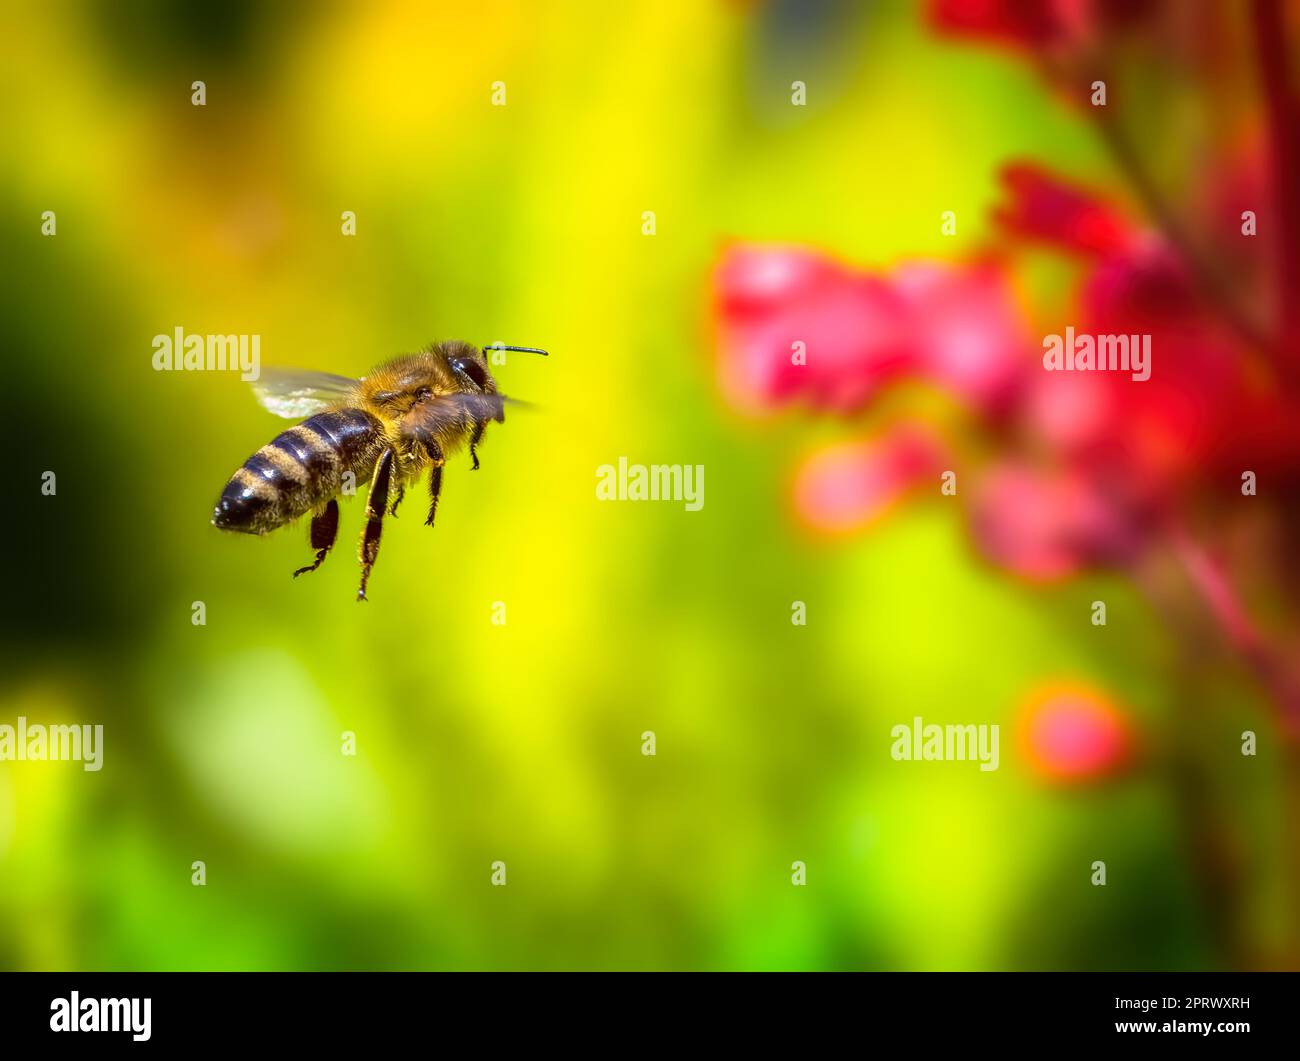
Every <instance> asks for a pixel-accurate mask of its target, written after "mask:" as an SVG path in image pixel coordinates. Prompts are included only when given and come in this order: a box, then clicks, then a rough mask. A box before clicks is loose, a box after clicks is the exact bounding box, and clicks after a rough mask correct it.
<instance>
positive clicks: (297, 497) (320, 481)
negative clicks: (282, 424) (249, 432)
mask: <svg viewBox="0 0 1300 1061" xmlns="http://www.w3.org/2000/svg"><path fill="white" fill-rule="evenodd" d="M382 448H383V425H382V424H380V422H379V421H378V420H377V419H376V418H375V417H373V416H371V415H370V414H369V413H367V412H365V411H364V410H362V409H337V410H332V411H330V412H325V413H317V414H316V415H315V416H312V417H310V418H308V419H306V420H304V421H303V422H302V423H301V424H298V425H297V426H296V427H291V428H289V430H287V431H283V432H281V433H280V434H278V435H276V437H275V438H273V439H272V440H271V441H270V442H269V443H267V444H266V445H265V446H263V447H262V448H261V449H259V450H258V451H257V452H256V453H254V454H253V455H252V456H251V457H249V458H248V460H246V461H244V466H243V467H242V468H240V469H239V471H237V472H235V474H234V475H233V476H231V478H230V482H228V483H227V484H226V488H225V490H224V491H222V494H221V500H220V501H218V502H217V508H216V511H215V512H214V513H213V517H212V522H213V523H214V524H215V525H216V526H218V527H220V528H222V529H223V530H236V531H245V532H247V533H249V534H265V533H266V532H267V531H271V530H274V529H275V528H276V527H279V526H282V525H283V524H285V523H289V522H291V521H292V520H295V519H297V518H298V517H299V516H301V515H302V514H303V513H305V512H308V511H310V510H311V509H312V508H315V507H316V506H317V505H319V504H321V503H323V502H324V501H327V500H328V499H329V498H331V497H332V496H334V494H336V493H337V492H338V490H339V487H340V486H341V485H342V482H343V475H344V473H345V472H349V471H350V472H352V473H353V474H354V475H355V476H356V479H357V482H358V483H363V482H365V481H366V480H367V479H368V478H369V477H370V473H371V470H372V465H373V464H374V461H375V458H376V457H377V456H378V454H379V452H380V450H381V449H382Z"/></svg>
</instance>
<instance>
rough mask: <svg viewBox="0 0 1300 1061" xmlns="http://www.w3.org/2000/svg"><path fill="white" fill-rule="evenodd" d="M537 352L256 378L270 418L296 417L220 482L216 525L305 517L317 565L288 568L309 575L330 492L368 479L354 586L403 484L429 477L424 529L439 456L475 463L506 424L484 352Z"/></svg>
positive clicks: (434, 496) (328, 529)
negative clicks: (491, 432)
mask: <svg viewBox="0 0 1300 1061" xmlns="http://www.w3.org/2000/svg"><path fill="white" fill-rule="evenodd" d="M489 349H492V350H510V351H517V352H519V353H528V354H541V355H543V356H545V355H546V351H545V350H539V349H537V348H536V347H532V346H501V345H498V344H493V345H492V346H491V347H486V346H485V347H484V348H483V350H482V351H480V350H479V349H478V348H477V347H475V346H473V345H472V344H470V343H465V342H460V341H451V342H442V343H435V344H433V345H432V346H430V347H428V348H427V349H425V350H423V351H421V352H420V353H418V354H408V355H405V356H402V357H398V358H395V359H394V360H392V361H388V362H386V363H384V364H382V365H380V366H379V367H378V368H376V369H375V370H374V371H373V372H371V373H370V375H368V376H365V377H363V378H362V379H349V378H348V377H346V376H336V375H333V374H331V373H327V372H299V371H283V370H280V371H275V370H268V371H266V372H264V373H263V374H262V376H261V378H260V379H259V380H258V381H257V382H256V383H254V389H255V392H256V394H257V399H258V401H259V402H261V404H262V405H263V406H264V407H265V408H266V409H268V410H270V411H271V412H273V413H275V414H276V415H277V416H283V417H286V418H289V419H295V420H296V419H300V418H302V417H306V419H304V420H303V421H302V423H300V424H297V425H296V426H294V427H291V428H289V430H287V431H282V432H281V433H280V434H278V435H276V436H275V438H273V439H272V440H271V441H270V442H269V443H267V444H266V445H265V446H263V447H262V448H261V449H259V450H258V451H257V452H256V453H254V454H253V455H252V456H251V457H249V458H248V460H246V461H244V463H243V466H242V467H240V468H239V470H238V471H236V472H235V474H234V475H232V476H231V477H230V481H229V482H228V483H226V488H225V489H224V490H223V491H222V492H221V498H220V500H218V501H217V505H216V508H215V510H214V511H213V513H212V524H213V526H215V527H218V528H220V529H221V530H229V531H241V532H243V533H245V534H266V533H268V532H269V531H273V530H275V529H277V528H278V527H282V526H284V525H285V524H287V523H291V522H293V521H294V520H296V519H298V517H300V516H302V515H305V514H306V513H307V512H309V511H310V512H311V513H312V518H311V530H310V535H309V536H310V540H311V547H312V548H313V549H314V550H316V559H315V560H314V561H313V562H312V563H310V564H308V565H307V566H306V567H300V568H299V569H298V570H297V571H295V572H294V573H293V576H294V578H297V577H298V576H299V575H303V574H306V573H307V572H308V571H315V570H316V569H317V568H318V567H320V565H321V564H322V563H324V561H325V557H326V556H327V555H329V551H330V549H331V548H332V547H333V545H334V539H335V538H336V537H337V535H338V529H339V506H338V500H337V495H338V493H339V491H340V490H341V489H342V488H343V487H344V484H345V483H347V482H348V481H349V478H350V479H351V483H353V484H356V485H361V484H365V483H369V484H370V489H369V492H368V494H367V496H366V514H365V526H364V527H363V528H362V531H361V542H360V547H359V558H360V562H361V585H360V587H359V588H358V590H357V600H359V601H363V600H365V599H366V584H367V582H368V581H369V580H370V571H371V568H373V567H374V564H375V558H376V557H377V556H378V555H379V536H380V534H381V532H382V531H383V525H384V514H385V513H388V514H389V515H392V516H396V515H397V506H398V505H399V504H401V501H402V497H403V495H404V493H405V491H406V487H407V485H408V484H409V483H411V482H412V481H413V480H415V479H417V478H418V477H419V476H420V475H421V474H422V473H423V472H424V471H425V469H428V472H429V515H428V518H427V519H426V520H425V521H424V522H425V525H426V526H429V527H432V526H433V518H434V516H435V514H436V513H437V511H438V498H439V497H440V496H441V495H442V472H443V467H444V465H445V464H446V463H447V459H448V458H449V457H450V456H452V455H453V454H454V453H456V452H458V451H459V450H460V449H462V448H464V447H465V446H466V445H468V447H469V455H470V459H471V461H473V464H472V467H471V470H473V471H477V470H478V467H479V459H478V446H479V445H480V444H481V443H482V441H483V432H484V430H485V429H486V427H487V425H488V424H489V423H490V422H492V421H496V422H498V423H501V422H504V420H505V405H506V403H507V402H508V401H510V399H508V398H506V396H505V395H503V394H501V393H500V392H499V391H498V390H497V384H496V380H494V379H493V378H492V373H491V372H490V371H488V363H487V356H486V355H487V351H488V350H489Z"/></svg>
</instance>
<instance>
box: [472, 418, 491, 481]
mask: <svg viewBox="0 0 1300 1061" xmlns="http://www.w3.org/2000/svg"><path fill="white" fill-rule="evenodd" d="M485 427H487V424H485V423H484V422H483V421H482V420H480V421H479V422H478V423H477V424H475V425H474V434H473V435H471V436H470V440H469V455H470V459H471V460H473V462H474V467H472V468H471V469H470V471H472V472H476V471H478V454H477V453H475V452H474V447H475V446H477V445H478V444H479V443H480V442H482V441H483V429H484V428H485Z"/></svg>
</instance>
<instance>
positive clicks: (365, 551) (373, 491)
mask: <svg viewBox="0 0 1300 1061" xmlns="http://www.w3.org/2000/svg"><path fill="white" fill-rule="evenodd" d="M392 477H393V451H392V450H391V449H386V450H384V452H383V453H381V454H380V455H379V460H378V461H376V462H375V474H374V475H373V476H372V477H371V479H370V493H369V495H368V496H367V497H366V525H365V528H364V529H363V530H362V531H361V587H360V588H359V589H358V590H357V600H365V599H366V583H367V582H368V581H369V580H370V569H371V568H372V567H374V565H375V557H376V556H378V555H379V535H380V534H381V533H382V531H383V529H384V512H385V511H386V510H387V509H388V484H389V482H391V480H392Z"/></svg>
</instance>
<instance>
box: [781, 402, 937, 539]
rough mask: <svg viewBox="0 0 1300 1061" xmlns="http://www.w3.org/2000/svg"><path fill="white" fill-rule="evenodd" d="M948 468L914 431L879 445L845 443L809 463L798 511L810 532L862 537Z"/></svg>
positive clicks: (800, 483)
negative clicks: (900, 502) (860, 534)
mask: <svg viewBox="0 0 1300 1061" xmlns="http://www.w3.org/2000/svg"><path fill="white" fill-rule="evenodd" d="M942 465H943V447H942V446H941V445H940V443H939V442H938V441H937V440H936V439H934V438H933V437H932V436H931V435H929V434H927V433H926V432H924V431H920V430H917V429H916V428H913V427H909V426H902V427H897V428H895V429H894V430H893V431H891V432H889V433H888V434H886V435H885V436H883V437H882V438H879V439H872V440H870V441H865V442H846V443H841V444H840V445H837V446H831V447H830V448H829V449H824V450H822V451H821V452H819V453H817V454H816V455H814V456H813V457H812V458H811V459H810V460H808V461H807V462H806V463H805V464H804V465H803V466H802V467H801V468H800V469H799V472H798V477H797V479H796V481H795V489H794V493H795V508H796V510H797V511H798V512H799V514H800V515H801V516H802V517H803V519H804V520H805V521H806V522H807V523H808V525H809V526H811V527H813V528H815V529H817V530H819V531H824V532H828V533H836V534H840V533H846V532H851V531H859V530H862V529H863V528H864V527H866V526H868V525H869V524H871V523H873V522H875V520H876V519H878V518H879V517H880V516H881V515H882V514H883V513H884V512H885V511H886V510H887V509H888V508H889V507H890V506H891V505H892V504H893V503H894V502H896V501H898V500H899V499H900V498H902V497H903V495H904V494H906V493H907V492H908V491H910V490H912V489H914V488H916V487H919V486H920V485H921V484H922V483H932V482H934V480H935V477H936V476H937V475H938V474H939V471H940V469H941V468H942Z"/></svg>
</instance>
